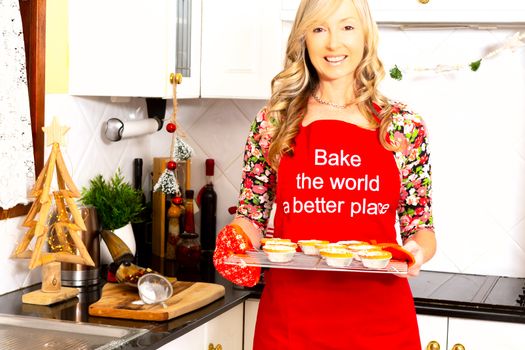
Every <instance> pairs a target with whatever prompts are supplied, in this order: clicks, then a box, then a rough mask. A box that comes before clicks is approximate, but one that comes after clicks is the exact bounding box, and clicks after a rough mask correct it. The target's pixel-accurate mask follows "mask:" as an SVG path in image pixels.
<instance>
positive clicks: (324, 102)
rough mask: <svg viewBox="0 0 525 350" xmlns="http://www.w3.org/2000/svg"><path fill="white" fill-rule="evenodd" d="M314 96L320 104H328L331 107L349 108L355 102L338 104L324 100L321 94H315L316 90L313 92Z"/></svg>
mask: <svg viewBox="0 0 525 350" xmlns="http://www.w3.org/2000/svg"><path fill="white" fill-rule="evenodd" d="M312 97H313V98H314V100H316V101H317V102H318V103H320V104H323V105H327V106H330V107H333V108H337V109H346V108H348V107H350V106H351V105H353V104H354V103H353V102H350V103H347V104H345V105H338V104H336V103H333V102H330V101H325V100H322V99H321V98H320V97H319V96H317V95H316V94H315V92H313V93H312Z"/></svg>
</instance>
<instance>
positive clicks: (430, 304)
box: [0, 271, 525, 350]
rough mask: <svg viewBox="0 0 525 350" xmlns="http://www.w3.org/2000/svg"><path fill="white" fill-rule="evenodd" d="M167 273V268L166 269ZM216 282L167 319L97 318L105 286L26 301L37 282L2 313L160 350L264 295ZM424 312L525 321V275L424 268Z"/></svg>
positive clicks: (420, 307)
mask: <svg viewBox="0 0 525 350" xmlns="http://www.w3.org/2000/svg"><path fill="white" fill-rule="evenodd" d="M162 272H163V273H165V274H166V271H162ZM215 283H220V284H222V285H224V286H225V288H226V294H225V296H224V298H221V299H219V300H217V301H215V302H213V303H211V304H209V305H207V306H205V307H203V308H200V309H198V310H195V311H193V312H190V313H188V314H185V315H182V316H179V317H177V318H175V319H173V320H169V321H164V322H151V321H135V320H123V319H113V318H105V317H94V316H90V315H89V314H88V306H89V305H90V304H91V303H93V302H95V301H96V300H98V298H99V297H100V287H101V286H95V287H94V288H91V290H86V289H83V290H82V292H81V293H80V294H79V297H78V298H74V299H70V300H68V301H65V302H62V303H58V304H55V305H51V306H40V305H30V304H23V303H22V302H21V300H22V295H23V294H24V293H26V292H28V291H30V290H34V289H37V288H39V286H38V285H37V286H33V287H30V288H25V289H22V290H18V291H15V292H12V293H8V294H5V295H2V296H0V313H4V314H13V315H22V316H33V317H42V318H50V319H58V320H66V321H75V322H87V323H91V324H101V325H113V326H121V327H130V328H143V329H147V330H149V332H148V333H146V334H144V335H142V336H140V337H139V338H137V339H135V340H133V341H131V342H130V343H129V344H127V345H126V346H125V347H123V348H122V349H142V350H146V349H148V350H149V349H157V348H159V347H161V346H162V345H164V344H166V343H168V342H170V341H172V340H174V339H176V338H178V337H180V336H182V335H184V334H186V333H188V332H189V331H191V330H193V329H195V328H197V327H198V326H200V325H202V324H205V323H206V322H208V321H210V320H211V319H213V318H215V317H217V316H219V315H220V314H222V313H223V312H225V311H228V310H229V309H231V308H233V307H235V306H236V305H238V304H240V303H242V302H244V301H245V300H246V299H248V298H258V297H259V296H260V293H261V290H262V286H258V287H256V288H249V289H242V288H236V287H234V286H233V285H232V284H231V283H230V282H228V281H226V280H224V279H222V278H220V277H219V276H217V275H215ZM410 285H411V288H412V292H413V294H414V299H415V303H416V310H417V312H418V313H419V314H428V315H438V316H445V317H462V318H472V319H482V320H493V321H504V322H517V323H525V308H524V306H523V288H524V287H525V279H524V278H508V277H499V276H482V275H466V274H454V273H446V272H430V271H423V272H421V274H420V276H418V277H416V278H411V279H410Z"/></svg>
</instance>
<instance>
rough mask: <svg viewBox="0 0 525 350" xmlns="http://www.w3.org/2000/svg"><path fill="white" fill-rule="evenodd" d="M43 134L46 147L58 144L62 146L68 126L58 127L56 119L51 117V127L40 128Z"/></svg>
mask: <svg viewBox="0 0 525 350" xmlns="http://www.w3.org/2000/svg"><path fill="white" fill-rule="evenodd" d="M42 130H43V131H44V134H46V139H47V142H46V146H50V145H52V144H54V143H58V144H59V145H61V146H63V145H64V143H65V140H64V135H65V134H66V132H67V131H68V130H69V126H63V125H60V124H59V122H58V118H57V117H53V122H51V125H49V126H44V127H42Z"/></svg>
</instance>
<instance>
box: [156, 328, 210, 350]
mask: <svg viewBox="0 0 525 350" xmlns="http://www.w3.org/2000/svg"><path fill="white" fill-rule="evenodd" d="M207 346H208V344H207V343H206V325H202V326H200V327H198V328H195V329H194V330H192V331H191V332H188V333H186V334H184V335H183V336H182V337H180V338H177V339H175V340H174V341H172V342H170V343H168V344H166V345H163V346H161V347H160V348H159V350H190V349H195V350H198V349H203V350H204V349H207Z"/></svg>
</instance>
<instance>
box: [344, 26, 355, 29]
mask: <svg viewBox="0 0 525 350" xmlns="http://www.w3.org/2000/svg"><path fill="white" fill-rule="evenodd" d="M353 29H354V27H352V26H345V30H353Z"/></svg>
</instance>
